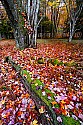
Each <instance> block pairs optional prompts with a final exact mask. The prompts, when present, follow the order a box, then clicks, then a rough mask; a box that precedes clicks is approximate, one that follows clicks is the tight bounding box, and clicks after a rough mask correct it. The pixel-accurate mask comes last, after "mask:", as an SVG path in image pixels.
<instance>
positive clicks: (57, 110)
mask: <svg viewBox="0 0 83 125" xmlns="http://www.w3.org/2000/svg"><path fill="white" fill-rule="evenodd" d="M53 110H54V112H55V113H56V114H61V110H60V109H59V108H53Z"/></svg>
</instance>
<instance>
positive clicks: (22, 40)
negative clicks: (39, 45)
mask: <svg viewBox="0 0 83 125" xmlns="http://www.w3.org/2000/svg"><path fill="white" fill-rule="evenodd" d="M1 2H2V4H3V6H4V7H5V9H6V12H7V14H8V17H9V19H10V22H11V25H12V27H13V28H14V37H15V41H16V46H17V47H18V48H20V49H24V48H26V47H36V39H37V23H38V22H37V19H38V18H37V16H38V11H39V0H25V1H24V0H17V1H13V0H11V1H10V0H1Z"/></svg>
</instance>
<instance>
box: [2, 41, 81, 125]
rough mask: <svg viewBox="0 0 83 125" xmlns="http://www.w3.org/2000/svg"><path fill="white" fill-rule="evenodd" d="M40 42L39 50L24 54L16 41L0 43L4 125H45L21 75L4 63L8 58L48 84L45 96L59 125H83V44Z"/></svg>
mask: <svg viewBox="0 0 83 125" xmlns="http://www.w3.org/2000/svg"><path fill="white" fill-rule="evenodd" d="M40 41H41V42H38V45H37V49H33V48H26V49H24V50H21V51H20V50H18V49H17V48H16V47H15V41H14V40H2V41H0V125H42V124H41V120H40V118H39V117H40V114H41V113H42V112H43V113H44V112H45V111H42V110H43V109H41V108H40V110H39V111H37V110H36V108H35V103H34V101H33V100H32V98H31V96H30V95H29V93H28V91H27V90H26V89H25V87H24V85H23V84H22V82H21V81H20V78H19V77H18V75H17V74H18V73H17V72H16V71H15V70H14V69H13V68H12V66H11V65H10V64H8V63H7V62H5V61H4V60H5V57H6V56H11V58H12V59H13V60H14V61H15V63H17V64H18V65H20V66H21V68H22V69H23V70H27V71H29V73H30V76H31V78H32V79H34V80H35V79H38V80H40V81H41V82H42V83H43V84H44V88H43V87H41V88H40V91H41V96H43V97H45V98H46V99H47V100H48V102H49V103H50V104H51V106H52V108H53V110H54V112H55V113H56V114H57V121H58V125H62V122H64V125H83V122H82V120H83V97H82V95H83V44H82V43H81V42H77V43H76V42H75V43H66V42H61V40H59V41H57V42H55V41H54V42H53V41H52V42H48V43H47V41H49V40H40ZM35 86H36V87H38V83H36V84H35ZM48 89H49V92H50V91H51V92H50V93H49V92H46V90H48ZM61 115H64V116H67V117H64V118H63V119H62V117H61ZM68 118H70V119H68ZM49 119H50V118H49ZM74 120H75V121H74Z"/></svg>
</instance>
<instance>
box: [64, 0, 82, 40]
mask: <svg viewBox="0 0 83 125" xmlns="http://www.w3.org/2000/svg"><path fill="white" fill-rule="evenodd" d="M64 3H65V4H66V9H67V14H68V18H69V42H71V41H72V38H73V35H74V33H75V32H76V30H77V29H76V23H77V20H78V18H79V16H80V14H81V13H82V10H83V1H82V0H75V1H72V0H64Z"/></svg>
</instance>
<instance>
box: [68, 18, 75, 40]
mask: <svg viewBox="0 0 83 125" xmlns="http://www.w3.org/2000/svg"><path fill="white" fill-rule="evenodd" d="M74 31H75V21H74V20H73V21H70V33H69V42H71V41H72V39H73V35H74Z"/></svg>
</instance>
